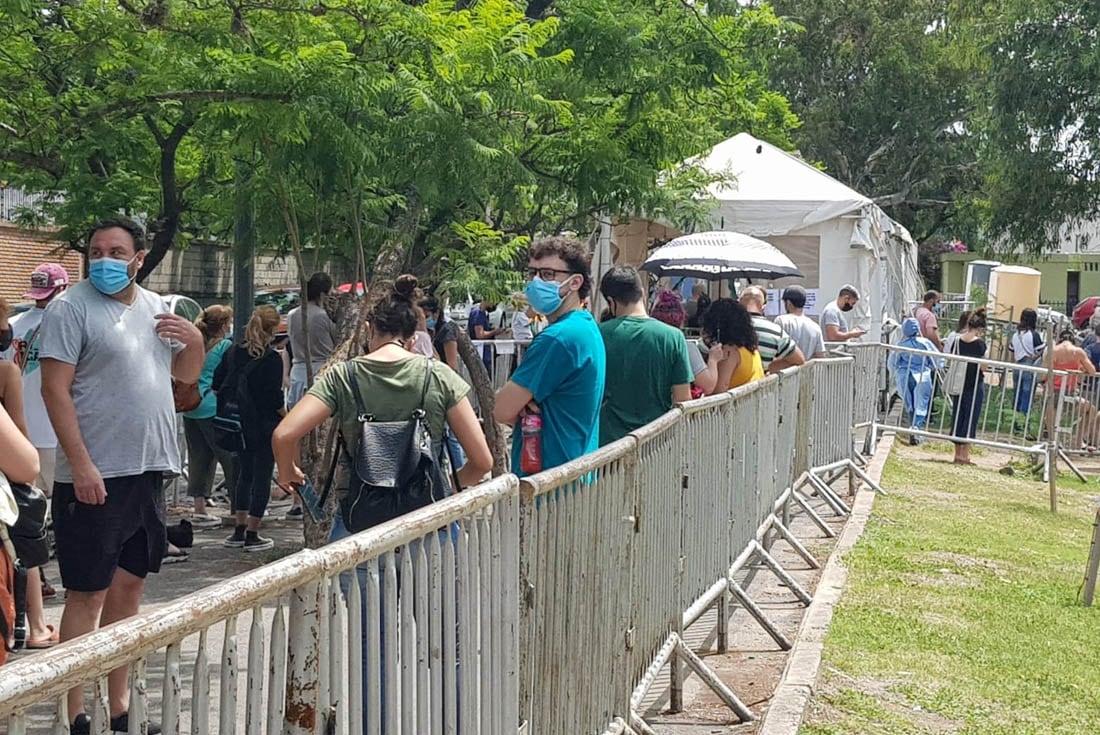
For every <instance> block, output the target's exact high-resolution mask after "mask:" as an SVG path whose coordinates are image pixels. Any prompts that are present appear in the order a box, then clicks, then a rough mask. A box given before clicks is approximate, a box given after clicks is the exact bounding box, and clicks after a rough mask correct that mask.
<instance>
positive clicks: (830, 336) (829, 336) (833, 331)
mask: <svg viewBox="0 0 1100 735" xmlns="http://www.w3.org/2000/svg"><path fill="white" fill-rule="evenodd" d="M864 334H866V332H864V331H863V330H862V329H853V330H852V331H850V332H842V331H841V330H840V327H838V326H837V325H835V324H826V325H825V341H826V342H846V341H848V340H850V339H855V338H856V337H862V336H863V335H864Z"/></svg>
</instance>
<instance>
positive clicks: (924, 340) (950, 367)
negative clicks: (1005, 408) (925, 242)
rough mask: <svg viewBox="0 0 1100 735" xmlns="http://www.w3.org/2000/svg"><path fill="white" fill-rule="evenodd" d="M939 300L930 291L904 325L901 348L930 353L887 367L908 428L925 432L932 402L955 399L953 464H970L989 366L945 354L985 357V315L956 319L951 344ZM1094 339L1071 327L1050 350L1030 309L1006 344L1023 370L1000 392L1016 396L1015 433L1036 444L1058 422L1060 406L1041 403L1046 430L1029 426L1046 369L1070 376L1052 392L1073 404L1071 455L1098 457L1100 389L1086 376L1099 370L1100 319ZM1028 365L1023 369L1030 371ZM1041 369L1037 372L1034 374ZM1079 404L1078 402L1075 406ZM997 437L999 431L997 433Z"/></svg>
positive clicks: (915, 438)
mask: <svg viewBox="0 0 1100 735" xmlns="http://www.w3.org/2000/svg"><path fill="white" fill-rule="evenodd" d="M940 300H941V295H940V294H939V293H938V292H937V291H928V292H927V293H926V294H925V295H924V298H923V300H922V302H921V303H920V304H919V305H918V306H917V307H916V308H915V309H914V311H913V315H912V317H909V318H907V319H905V320H904V321H903V322H902V325H901V332H902V338H901V340H900V341H899V342H898V346H899V347H903V348H907V349H909V350H920V351H923V352H927V353H931V354H928V355H920V354H916V353H915V352H902V351H897V352H892V353H891V356H890V360H889V368H890V370H891V371H892V373H893V375H894V380H895V388H896V391H897V394H898V395H899V396H900V397H901V398H902V401H903V406H904V411H905V416H906V417H907V421H908V425H909V428H910V429H913V430H914V431H915V432H919V431H927V430H928V426H929V419H930V414H931V413H932V411H933V405H934V403H933V398H934V396H935V395H936V394H937V392H939V393H942V394H944V395H946V396H949V397H950V399H951V404H952V409H951V427H950V432H951V436H953V437H955V438H956V439H958V440H959V441H957V442H956V445H955V461H956V462H958V463H960V464H968V463H972V462H971V460H970V443H969V442H967V441H965V440H966V439H973V438H974V437H975V435H976V432H977V430H978V428H979V423H980V421H981V417H982V415H983V414H982V412H983V406H984V403H985V394H986V377H987V373H988V372H989V371H988V369H987V367H986V366H985V365H983V364H981V363H978V362H967V361H955V360H951V359H945V357H944V356H945V355H957V356H962V357H969V358H987V357H988V354H989V344H988V341H987V335H986V330H987V315H986V310H985V309H976V310H973V311H965V312H963V313H962V314H961V315H960V316H959V320H958V324H957V327H956V329H955V330H954V331H952V332H951V333H950V334H949V335H947V336H946V337H942V336H941V334H940V329H939V312H940ZM1089 327H1090V329H1089V333H1088V334H1087V335H1086V337H1085V338H1084V340H1082V343H1081V344H1080V345H1079V344H1078V336H1077V334H1076V333H1075V332H1074V331H1073V329H1072V328H1070V327H1069V325H1062V326H1060V327H1059V328H1058V331H1057V332H1056V333H1055V335H1056V338H1055V340H1054V345H1053V346H1048V345H1047V344H1046V343H1045V341H1044V339H1043V336H1042V334H1041V333H1040V329H1039V319H1038V312H1037V311H1036V310H1035V309H1031V308H1025V309H1023V310H1022V311H1021V314H1020V319H1019V322H1018V323H1017V324H1016V325H1015V330H1014V332H1013V334H1012V337H1011V339H1010V340H1009V342H1008V345H1007V349H1008V352H1009V353H1010V355H1011V360H1012V361H1013V362H1014V363H1015V364H1016V365H1019V366H1020V367H1019V368H1018V369H1014V370H1012V371H1011V376H1012V381H1011V385H1008V384H1006V383H1004V382H1003V381H1004V378H1001V381H1002V388H1005V389H1008V390H1010V391H1011V408H1012V410H1013V411H1014V412H1015V414H1016V418H1015V419H1014V420H1013V423H1012V429H1011V431H1012V432H1013V433H1015V434H1019V435H1020V436H1022V437H1027V438H1029V439H1035V438H1037V437H1039V436H1044V435H1046V434H1047V433H1048V432H1049V431H1050V427H1053V426H1054V425H1055V423H1056V422H1057V421H1058V418H1057V416H1056V411H1057V408H1058V402H1057V401H1055V400H1043V410H1042V419H1041V426H1042V429H1039V428H1038V427H1037V426H1036V425H1035V422H1031V421H1030V418H1031V416H1032V411H1033V410H1034V406H1035V401H1036V396H1037V395H1040V394H1039V389H1040V387H1041V386H1044V385H1045V382H1046V381H1045V369H1047V368H1051V369H1053V370H1055V371H1059V373H1061V372H1065V373H1069V374H1068V375H1066V376H1065V377H1063V375H1061V374H1055V375H1054V377H1053V380H1052V381H1051V385H1050V386H1046V387H1045V388H1044V389H1049V390H1050V391H1051V395H1052V396H1053V395H1060V394H1063V393H1064V394H1065V395H1068V396H1070V397H1071V398H1072V399H1074V401H1073V403H1072V410H1073V412H1074V414H1075V416H1074V418H1075V423H1076V428H1075V430H1074V434H1073V439H1072V441H1073V442H1074V443H1075V446H1072V447H1071V448H1072V449H1085V450H1088V451H1095V450H1096V447H1097V446H1100V412H1098V411H1097V405H1098V403H1100V401H1097V400H1096V399H1097V396H1100V382H1098V381H1097V380H1095V379H1093V378H1091V377H1089V376H1095V375H1097V374H1098V371H1100V315H1097V317H1094V318H1093V319H1092V320H1091V321H1090V324H1089ZM1025 366H1026V367H1025ZM1040 367H1041V368H1044V370H1038V369H1036V368H1040ZM1078 398H1080V400H1077V399H1078ZM997 422H999V419H997V420H995V421H994V423H997ZM995 430H997V431H1000V430H1001V428H1000V427H999V426H997V427H995ZM909 441H910V443H911V444H920V443H921V442H922V441H923V438H922V435H921V434H919V433H912V434H910V437H909Z"/></svg>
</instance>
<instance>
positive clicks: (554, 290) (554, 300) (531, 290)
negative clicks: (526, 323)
mask: <svg viewBox="0 0 1100 735" xmlns="http://www.w3.org/2000/svg"><path fill="white" fill-rule="evenodd" d="M560 288H561V287H560V285H559V284H558V283H557V281H544V280H542V279H541V278H539V277H538V276H535V277H534V278H532V279H531V280H530V281H528V282H527V287H526V288H524V289H523V292H524V293H525V294H526V295H527V303H529V304H531V307H532V308H533V309H534V310H535V311H537V312H538V313H540V314H547V315H549V314H553V313H554V312H555V311H557V310H558V309H560V308H561V304H562V301H563V299H562V297H561V291H560Z"/></svg>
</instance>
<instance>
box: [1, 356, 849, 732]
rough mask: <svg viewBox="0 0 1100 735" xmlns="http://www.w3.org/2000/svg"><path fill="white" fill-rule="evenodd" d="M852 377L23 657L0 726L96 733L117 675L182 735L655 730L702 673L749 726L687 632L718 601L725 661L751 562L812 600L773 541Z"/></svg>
mask: <svg viewBox="0 0 1100 735" xmlns="http://www.w3.org/2000/svg"><path fill="white" fill-rule="evenodd" d="M854 364H855V361H854V358H852V357H839V358H829V359H821V360H813V361H811V362H810V363H808V364H807V365H805V366H802V367H798V368H790V369H788V370H785V371H783V373H781V374H780V375H778V376H769V377H768V378H766V379H764V380H762V381H758V382H755V383H752V384H749V385H746V386H742V387H740V388H738V389H736V390H733V391H730V392H728V393H725V394H722V395H719V396H712V397H708V398H703V399H700V400H698V401H691V402H689V403H687V404H684V405H683V406H681V407H677V408H674V409H672V410H671V411H669V412H668V413H666V414H664V415H663V416H662V417H660V418H659V419H657V420H656V421H654V422H652V423H651V424H649V425H647V426H645V427H642V428H641V429H639V430H638V431H636V432H634V433H633V434H631V435H630V436H628V437H626V438H624V439H622V440H620V441H618V442H615V443H613V444H611V445H608V446H606V447H603V448H601V449H600V450H598V451H596V452H593V453H591V454H589V455H586V456H584V457H581V458H579V459H577V460H575V461H573V462H570V463H568V464H566V465H563V466H561V467H556V468H553V469H550V470H547V471H545V472H541V473H539V474H537V475H534V476H532V477H528V478H525V479H523V480H517V479H516V478H515V477H514V476H511V475H506V476H503V477H501V478H498V479H496V480H493V481H491V482H489V483H485V484H483V485H481V486H479V487H477V488H473V489H470V490H467V491H463V492H462V493H460V494H458V495H457V496H455V497H452V498H448V499H447V500H445V501H442V502H440V503H437V504H434V505H431V506H429V507H427V508H424V509H421V510H420V511H417V512H416V513H413V514H409V515H408V516H405V517H403V518H401V519H397V520H396V521H393V522H391V523H388V524H385V525H383V526H380V527H378V528H375V529H371V530H368V531H366V532H364V533H361V534H357V535H355V536H353V537H350V538H347V539H343V540H340V541H337V542H335V543H333V544H330V545H329V546H326V547H324V548H322V549H319V550H315V551H303V552H300V553H298V554H294V555H293V556H290V557H287V558H285V559H282V560H280V561H277V562H274V563H272V564H270V565H267V566H265V567H262V568H260V569H257V570H254V571H252V572H249V573H247V574H244V575H241V576H238V577H235V578H233V579H231V580H228V581H226V582H222V583H219V584H217V585H214V586H212V587H209V588H206V589H204V590H201V591H199V592H197V593H196V594H194V595H192V596H190V597H189V598H188V599H186V600H181V601H178V602H175V603H172V604H169V605H167V606H165V607H164V608H161V609H159V610H156V611H154V612H150V613H145V614H142V615H140V616H138V617H136V618H132V619H129V620H127V621H126V622H125V623H124V624H122V625H116V626H110V627H108V628H107V629H104V630H102V631H98V632H96V633H93V634H91V635H89V636H86V637H84V638H82V639H79V640H77V641H73V642H70V643H66V644H63V645H61V646H59V647H57V648H55V649H53V650H51V651H45V652H42V653H40V654H36V655H35V656H34V657H33V658H29V659H27V660H23V661H17V662H15V663H14V664H11V665H9V666H8V667H6V668H5V669H4V670H3V675H2V676H0V718H3V717H7V718H8V720H9V732H11V733H22V732H24V730H25V729H26V726H27V724H28V722H31V721H34V722H39V721H40V720H38V719H37V718H38V717H39V716H40V713H39V711H38V710H34V709H33V708H34V707H35V706H36V705H46V706H48V705H50V704H56V705H58V706H59V707H60V712H61V714H60V717H61V718H67V713H65V712H64V698H65V692H66V690H67V689H68V688H69V687H71V686H73V685H75V684H79V683H80V682H83V681H89V680H90V681H93V682H94V683H95V687H96V692H95V707H94V708H93V712H94V716H95V719H96V726H97V727H99V726H103V725H105V718H106V716H107V711H106V676H107V673H108V672H109V671H110V670H111V669H113V668H115V667H117V666H119V665H121V664H125V663H131V664H132V666H133V676H132V686H131V689H132V692H133V694H132V699H133V704H132V705H131V713H132V717H133V719H132V721H136V720H138V719H140V718H142V717H143V716H144V715H145V713H151V714H153V715H154V717H155V718H160V719H163V722H164V723H165V726H166V727H165V730H166V732H179V731H186V730H189V731H191V732H193V733H196V735H205V734H206V733H210V732H214V731H217V732H220V733H229V732H247V733H262V732H267V733H276V732H282V733H287V734H288V735H299V734H304V733H317V734H318V735H320V733H323V732H329V731H332V732H337V733H344V732H347V733H353V735H360V733H367V734H368V735H380V734H381V733H385V734H386V735H398V734H400V735H411V734H413V733H416V734H417V735H419V734H420V733H454V732H461V733H463V735H469V734H478V733H483V734H485V735H490V734H494V735H495V734H496V733H508V734H509V735H511V734H512V733H515V732H516V731H517V729H520V730H521V731H524V730H525V732H526V733H527V735H558V734H559V733H602V732H605V731H606V730H607V728H609V727H611V728H612V729H614V728H615V727H617V726H618V725H617V724H616V723H619V724H622V723H629V724H628V725H627V727H629V728H631V729H633V730H634V731H636V732H644V731H646V728H645V726H644V723H643V722H641V718H640V714H639V711H638V710H639V706H640V702H641V698H642V697H644V695H645V691H646V689H647V688H648V686H649V685H650V684H651V683H652V682H653V681H654V679H655V677H656V674H657V672H658V671H659V670H660V669H661V667H662V666H664V665H665V664H666V663H668V664H671V672H672V673H671V684H670V699H671V704H672V707H673V709H676V708H677V707H678V706H679V704H680V694H681V692H682V675H683V671H684V670H686V669H685V666H686V667H687V668H690V669H691V670H692V671H693V672H695V673H696V674H697V675H699V676H700V677H702V678H703V680H704V681H705V682H706V684H707V685H708V686H709V687H711V689H713V690H714V691H715V692H716V693H717V695H718V696H719V697H720V699H721V700H722V701H723V702H725V703H726V704H727V705H728V706H730V707H731V708H732V709H733V710H734V711H735V712H736V713H737V714H738V716H739V717H741V718H742V719H743V720H747V719H751V717H752V713H751V712H750V711H749V709H748V708H747V707H745V705H743V704H742V703H741V702H740V701H739V700H738V699H737V697H736V695H735V694H734V693H733V692H731V691H730V690H729V689H728V688H727V687H726V686H725V685H724V684H723V683H722V682H721V681H720V680H718V678H717V677H715V676H714V674H713V672H711V671H710V670H709V669H708V668H707V666H706V664H705V662H704V661H703V660H702V659H700V658H699V657H698V655H697V654H696V653H695V652H694V651H693V650H692V649H691V648H690V647H689V646H687V645H686V644H685V643H684V641H683V638H682V633H683V630H684V628H685V627H687V626H689V625H691V624H692V623H693V622H694V621H696V620H698V619H699V617H700V616H701V615H702V613H703V612H704V611H705V610H707V609H708V608H710V607H711V606H713V605H718V606H719V615H718V618H719V623H718V626H719V636H718V640H719V648H720V649H724V647H725V645H726V626H727V624H728V603H729V600H730V599H731V597H730V595H731V594H732V595H733V596H734V597H735V598H736V599H737V600H739V601H741V602H742V603H743V604H746V605H750V604H751V600H750V599H749V598H748V595H747V593H746V591H745V590H744V589H742V588H741V587H740V586H739V585H738V583H737V582H736V581H735V579H734V575H735V574H738V573H739V571H740V570H741V569H742V568H743V567H744V566H745V565H747V564H749V563H751V562H752V560H753V559H759V560H760V561H761V562H762V563H764V564H766V565H768V566H769V567H771V568H772V570H773V571H774V572H775V573H776V574H779V575H780V576H781V578H782V579H783V580H784V583H785V584H787V585H788V586H789V587H790V588H791V590H792V591H793V592H794V593H795V594H796V595H797V596H798V597H799V599H801V600H802V601H803V602H807V601H808V599H809V596H808V595H807V594H806V593H805V591H804V590H802V589H801V588H800V587H799V586H798V585H797V583H795V582H794V581H793V579H791V578H790V577H789V576H786V575H785V572H783V570H782V569H781V568H779V567H778V564H777V563H776V562H775V560H774V559H773V558H772V557H771V556H770V555H768V552H767V551H766V549H765V548H764V546H763V545H762V544H761V543H760V539H761V538H762V537H763V536H764V535H765V534H766V532H767V531H768V530H769V529H771V528H775V529H778V530H779V532H780V533H781V534H785V535H784V538H787V539H788V540H789V541H790V540H791V537H790V532H789V530H788V529H786V528H785V527H784V526H783V524H782V523H780V521H779V520H778V517H777V514H779V513H783V516H784V518H785V515H786V504H787V503H788V501H792V502H793V501H797V502H798V503H799V505H801V506H802V507H803V508H806V509H807V510H809V506H808V505H806V503H807V502H808V501H807V498H806V496H804V495H801V494H799V493H798V492H796V486H797V485H798V483H800V482H804V481H805V478H806V476H808V474H809V473H810V471H811V470H813V469H814V468H815V467H816V468H821V467H822V466H824V467H825V469H829V468H832V467H838V466H840V465H841V464H843V463H845V462H850V457H851V448H852V445H851V426H852V417H853V396H854V393H853V390H852V388H851V381H852V380H853V366H854ZM818 491H819V492H823V493H824V491H822V490H821V488H820V486H818ZM835 507H837V506H836V505H834V508H835ZM814 517H815V518H816V516H814ZM817 521H820V519H819V518H817ZM822 525H823V522H822ZM826 528H827V527H826ZM823 530H824V529H823ZM792 543H793V544H795V545H796V549H800V550H801V551H800V553H806V552H805V549H803V548H802V547H801V546H800V545H797V541H796V540H795V541H793V542H792ZM751 607H752V611H753V614H754V616H757V615H759V616H760V617H758V618H757V619H758V620H761V624H762V625H765V627H767V628H768V630H769V633H771V634H772V635H773V637H775V638H776V640H777V641H781V645H783V644H784V643H786V641H785V639H784V638H783V637H782V635H781V634H779V633H778V632H776V631H775V629H774V627H772V626H770V624H768V622H767V620H766V615H765V614H764V613H763V612H762V611H761V610H759V609H758V608H757V607H756V606H755V605H754V604H751ZM241 617H244V618H245V621H240V618H241ZM244 622H247V633H244V634H243V635H242V625H241V623H244ZM196 637H197V639H198V641H197V645H196V642H195V639H196ZM218 641H220V646H219V645H218ZM787 646H788V647H789V644H787ZM161 651H163V652H164V653H163V654H161ZM162 656H163V658H162ZM161 661H163V662H164V663H163V665H162V664H161V663H160V662H161ZM211 668H215V669H216V670H217V672H218V673H217V677H216V684H215V683H214V681H212V678H213V677H211ZM45 716H46V717H47V718H48V717H50V716H51V715H50V714H47V715H45ZM212 720H217V727H214V725H213V724H212V722H211V721H212ZM63 721H66V720H64V719H62V720H60V721H59V723H58V724H57V726H56V728H55V729H60V722H63Z"/></svg>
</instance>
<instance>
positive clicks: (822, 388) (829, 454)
mask: <svg viewBox="0 0 1100 735" xmlns="http://www.w3.org/2000/svg"><path fill="white" fill-rule="evenodd" d="M812 362H813V368H814V369H813V373H812V374H813V381H814V388H813V393H814V399H813V417H814V426H813V431H812V433H811V448H810V464H811V465H812V466H814V467H816V466H820V465H825V464H828V463H829V462H833V461H836V460H837V459H841V458H847V457H850V456H851V452H852V417H853V411H852V407H853V402H854V400H855V395H854V387H853V386H854V382H855V374H854V366H855V362H854V359H852V358H843V357H832V358H821V359H818V360H813V361H812Z"/></svg>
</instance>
